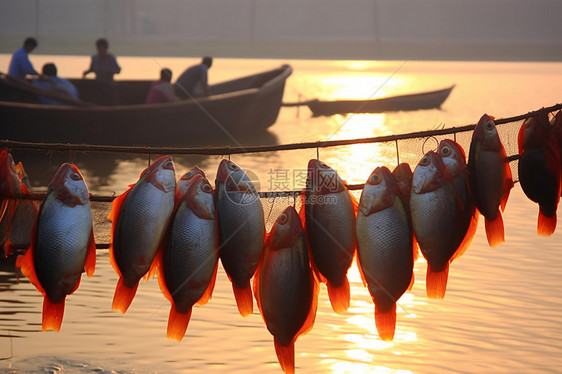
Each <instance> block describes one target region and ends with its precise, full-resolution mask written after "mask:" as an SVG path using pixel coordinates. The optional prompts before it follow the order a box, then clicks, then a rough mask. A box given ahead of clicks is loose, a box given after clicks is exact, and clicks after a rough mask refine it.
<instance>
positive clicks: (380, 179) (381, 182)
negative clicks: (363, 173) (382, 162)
mask: <svg viewBox="0 0 562 374" xmlns="http://www.w3.org/2000/svg"><path fill="white" fill-rule="evenodd" d="M398 193H399V191H398V186H397V185H396V182H395V181H394V177H393V176H392V173H391V172H390V170H388V168H387V167H386V166H382V167H377V168H376V169H375V170H373V172H372V173H371V175H369V179H367V183H366V184H365V187H364V189H363V193H362V194H361V201H360V202H359V210H360V211H361V212H362V213H363V215H365V216H368V215H369V214H371V213H375V212H379V211H381V210H384V209H387V208H389V207H390V206H392V204H393V203H394V198H395V197H396V195H397V194H398Z"/></svg>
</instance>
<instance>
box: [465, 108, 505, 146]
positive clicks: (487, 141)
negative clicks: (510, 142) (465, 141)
mask: <svg viewBox="0 0 562 374" xmlns="http://www.w3.org/2000/svg"><path fill="white" fill-rule="evenodd" d="M472 138H473V140H476V141H478V143H479V144H480V146H481V147H482V150H484V151H489V152H500V151H501V149H502V144H501V141H500V136H499V134H498V129H497V128H496V123H495V122H494V117H493V116H489V115H487V114H484V115H483V116H482V117H480V120H479V121H478V124H477V125H476V127H475V128H474V133H473V134H472Z"/></svg>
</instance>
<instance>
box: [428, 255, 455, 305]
mask: <svg viewBox="0 0 562 374" xmlns="http://www.w3.org/2000/svg"><path fill="white" fill-rule="evenodd" d="M448 277H449V263H447V264H446V265H445V269H443V270H441V271H432V270H431V266H430V265H429V264H428V265H427V273H426V276H425V290H426V292H427V297H429V298H430V299H442V298H444V297H445V290H446V289H447V278H448Z"/></svg>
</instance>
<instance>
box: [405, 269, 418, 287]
mask: <svg viewBox="0 0 562 374" xmlns="http://www.w3.org/2000/svg"><path fill="white" fill-rule="evenodd" d="M415 280H416V277H415V275H414V272H412V279H410V284H409V285H408V288H407V289H406V291H411V290H412V287H414V282H415Z"/></svg>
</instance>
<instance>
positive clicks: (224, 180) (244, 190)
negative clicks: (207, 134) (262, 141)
mask: <svg viewBox="0 0 562 374" xmlns="http://www.w3.org/2000/svg"><path fill="white" fill-rule="evenodd" d="M249 175H251V176H252V178H253V179H252V178H250V177H249ZM254 181H255V183H256V184H258V185H259V178H258V176H257V175H256V174H255V173H253V172H251V171H250V170H243V169H241V168H240V167H239V166H238V165H236V164H235V163H234V162H232V161H230V160H222V161H221V163H220V164H219V169H218V171H217V177H216V180H215V186H216V188H217V190H219V189H221V188H222V189H223V190H224V192H225V196H226V197H227V198H228V199H230V200H231V201H232V202H235V203H236V204H253V203H254V202H256V199H259V195H258V192H257V189H256V187H255V185H254ZM219 199H220V193H219Z"/></svg>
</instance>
